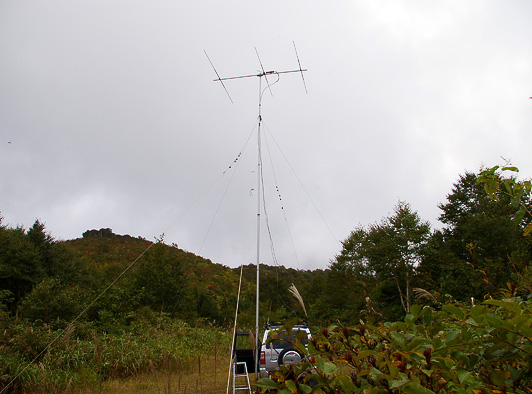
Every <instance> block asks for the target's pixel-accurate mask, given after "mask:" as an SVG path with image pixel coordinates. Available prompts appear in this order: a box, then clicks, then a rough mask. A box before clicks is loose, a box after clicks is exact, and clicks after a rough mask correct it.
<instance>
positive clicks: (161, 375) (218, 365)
mask: <svg viewBox="0 0 532 394" xmlns="http://www.w3.org/2000/svg"><path fill="white" fill-rule="evenodd" d="M228 371H229V359H228V358H227V357H226V358H223V359H220V357H216V358H215V357H214V356H212V357H208V358H206V357H202V358H199V357H198V359H197V360H196V362H195V363H194V364H193V365H192V367H190V368H188V369H187V370H180V369H179V367H178V366H177V365H170V366H169V367H168V366H167V368H166V370H164V371H152V372H150V373H144V374H139V375H137V376H134V377H130V378H126V379H115V380H109V381H105V382H102V384H101V386H94V387H88V388H85V389H79V390H72V391H70V392H71V393H74V394H100V393H101V394H145V393H146V394H147V393H150V394H152V393H153V394H223V393H225V392H226V389H227V376H228ZM250 380H251V384H252V385H253V383H254V376H253V374H250ZM230 392H231V393H232V391H230ZM241 393H242V391H241Z"/></svg>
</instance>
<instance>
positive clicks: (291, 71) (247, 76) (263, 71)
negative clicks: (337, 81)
mask: <svg viewBox="0 0 532 394" xmlns="http://www.w3.org/2000/svg"><path fill="white" fill-rule="evenodd" d="M292 43H293V44H294V50H295V52H296V58H297V64H298V66H299V68H298V69H297V70H287V71H266V70H265V69H264V66H263V65H262V61H261V59H260V56H259V51H257V48H255V53H256V54H257V58H258V59H259V64H260V68H261V71H260V72H259V73H258V74H248V75H237V76H234V77H225V78H222V77H220V74H218V71H216V68H215V67H214V64H213V63H212V61H211V59H210V58H209V55H207V52H206V51H203V52H205V56H207V59H209V63H211V66H212V68H213V70H214V72H215V73H216V76H217V77H218V78H216V79H214V80H213V81H215V82H220V83H221V84H222V86H223V88H224V90H225V92H226V93H227V97H229V100H231V103H232V102H233V99H232V98H231V96H230V95H229V92H228V91H227V88H226V87H225V85H224V82H223V81H228V80H231V79H242V78H250V77H259V78H262V77H264V79H265V80H266V83H267V84H268V89H269V90H270V94H271V95H272V96H273V92H272V89H271V87H270V86H271V85H270V83H269V82H268V75H277V76H279V75H280V74H289V73H301V78H302V79H303V86H304V87H305V93H307V94H308V91H307V84H306V83H305V77H304V76H303V73H304V72H305V71H308V70H307V69H305V68H301V62H300V61H299V55H298V53H297V49H296V43H295V42H294V41H292Z"/></svg>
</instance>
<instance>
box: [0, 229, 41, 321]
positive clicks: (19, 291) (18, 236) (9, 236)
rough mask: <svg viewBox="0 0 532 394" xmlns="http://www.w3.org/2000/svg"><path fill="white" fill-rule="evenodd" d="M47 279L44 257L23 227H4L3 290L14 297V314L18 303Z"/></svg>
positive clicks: (0, 244) (0, 234)
mask: <svg viewBox="0 0 532 394" xmlns="http://www.w3.org/2000/svg"><path fill="white" fill-rule="evenodd" d="M45 276H46V272H45V270H44V268H43V264H42V256H41V254H40V252H39V250H38V249H37V248H36V247H35V245H34V244H33V243H32V242H31V241H30V240H29V239H28V237H27V236H26V232H25V231H24V229H23V228H22V227H17V228H14V229H13V228H7V227H5V226H0V290H8V291H10V292H11V294H12V295H13V297H12V299H11V301H10V302H8V303H7V304H8V307H9V310H10V312H11V313H12V314H16V312H17V304H18V302H19V301H20V300H21V299H22V298H23V297H24V296H25V295H26V294H27V293H29V292H30V291H31V290H32V289H33V286H35V284H37V283H39V282H40V281H41V280H42V279H43V278H44V277H45Z"/></svg>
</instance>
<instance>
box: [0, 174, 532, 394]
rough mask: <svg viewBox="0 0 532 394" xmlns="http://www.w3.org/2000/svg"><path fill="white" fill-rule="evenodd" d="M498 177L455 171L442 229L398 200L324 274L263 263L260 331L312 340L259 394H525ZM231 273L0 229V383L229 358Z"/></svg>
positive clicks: (525, 303) (524, 205) (142, 252)
mask: <svg viewBox="0 0 532 394" xmlns="http://www.w3.org/2000/svg"><path fill="white" fill-rule="evenodd" d="M508 171H510V172H512V173H515V171H516V169H514V168H503V169H502V171H501V169H499V168H498V167H494V168H492V169H487V170H484V171H483V172H481V173H480V174H473V173H466V174H464V175H461V176H460V177H459V179H458V181H457V182H456V183H455V185H454V188H453V190H452V191H451V192H450V194H449V195H448V196H447V200H446V201H445V202H444V203H441V204H440V205H439V208H440V209H441V211H442V214H441V216H440V221H441V222H442V223H443V225H444V227H443V228H442V229H441V230H433V229H431V227H430V225H429V223H427V222H426V221H424V220H423V219H422V218H420V216H419V215H418V213H417V212H416V211H415V210H413V208H412V207H411V206H410V205H409V204H408V203H406V202H399V203H398V205H397V206H396V207H395V208H394V211H393V213H392V214H391V215H390V216H389V217H386V218H383V219H382V221H381V222H379V223H374V224H369V225H365V226H364V225H360V224H359V225H358V226H355V228H354V230H353V231H352V232H351V234H349V235H348V237H347V238H346V239H345V240H344V241H343V242H342V250H341V251H340V252H339V253H338V255H337V256H331V260H330V262H329V265H328V268H327V269H326V270H315V271H301V270H295V269H291V268H286V267H269V266H262V267H261V294H260V300H261V310H262V311H264V312H263V315H262V316H261V319H262V322H261V324H263V323H265V322H266V320H270V321H291V320H290V319H292V318H294V317H297V318H299V319H301V318H306V319H308V321H309V323H310V325H311V328H312V330H313V331H314V332H315V333H316V334H317V335H315V337H314V340H313V341H312V343H311V346H309V351H310V352H312V355H313V356H315V360H316V361H315V363H314V364H313V365H305V364H303V366H300V367H301V368H303V369H294V368H285V370H284V371H282V372H280V374H281V375H278V376H277V378H275V377H274V380H267V381H262V383H261V385H262V386H261V387H262V390H264V391H268V390H281V391H282V390H285V391H284V392H287V393H288V392H310V391H309V390H314V391H320V390H321V392H331V393H333V392H397V393H400V392H419V393H426V392H479V393H480V392H488V391H492V390H499V391H500V392H530V391H529V390H528V389H527V387H529V385H528V382H530V381H531V378H530V376H531V374H532V372H531V365H530V363H529V361H528V360H530V359H532V347H531V345H530V338H532V327H531V324H532V306H531V305H530V304H529V298H530V295H531V294H532V279H531V273H530V262H531V256H532V244H531V237H530V236H529V234H530V232H531V230H532V224H531V221H532V220H531V219H532V216H531V214H530V212H531V200H530V193H531V187H530V181H517V180H516V179H515V178H514V177H513V176H507V175H505V174H506V173H507V172H508ZM239 274H240V269H231V268H229V267H226V266H223V265H221V264H214V263H212V262H211V261H209V260H207V259H204V258H202V257H200V256H196V255H194V254H192V253H190V252H186V251H183V250H181V249H179V247H178V246H177V245H167V244H165V242H164V239H159V240H157V241H156V242H149V241H147V240H145V239H142V238H135V237H131V236H129V235H119V234H114V233H113V231H112V230H111V229H100V230H87V231H86V232H85V233H83V236H82V237H81V238H78V239H74V240H68V241H56V240H55V239H54V238H53V236H52V235H51V234H50V233H49V232H48V231H47V230H46V229H45V227H44V225H43V224H42V223H41V222H40V221H36V222H35V223H34V225H33V226H32V227H31V228H29V229H25V228H21V227H16V228H11V227H9V226H7V225H4V224H1V223H0V300H1V307H2V308H1V310H0V333H1V334H0V353H1V354H2V357H0V384H1V385H3V387H4V388H6V387H7V385H8V384H9V387H7V388H6V390H5V391H6V392H15V391H21V392H22V391H27V390H32V389H34V390H37V391H43V390H44V391H47V392H53V391H57V392H62V391H64V390H66V389H67V388H68V387H71V386H72V385H80V384H82V383H83V384H96V383H97V382H100V381H101V380H103V379H110V378H116V377H124V376H129V375H132V374H137V373H140V372H143V371H149V370H151V369H157V368H159V367H161V366H163V365H165V364H167V363H168V360H173V361H172V362H176V363H179V365H181V366H186V365H187V363H189V362H190V360H191V357H196V356H198V355H201V354H208V353H212V352H213V349H217V351H221V349H224V350H225V351H227V349H228V348H229V342H230V338H229V335H228V334H227V332H228V331H229V330H228V328H229V327H230V326H231V325H232V320H233V318H234V309H235V306H236V298H237V287H238V280H239ZM255 277H256V267H255V266H253V265H250V266H246V267H244V270H243V290H242V296H241V304H240V305H241V306H240V312H239V313H240V314H239V326H240V328H241V329H245V328H251V327H253V326H254V319H255V316H254V313H255V312H254V311H255ZM292 283H294V284H295V285H296V286H297V288H298V290H299V292H300V294H301V295H302V298H303V300H304V302H305V305H306V310H307V311H308V316H305V315H304V312H303V309H302V308H301V306H300V305H299V304H298V303H297V300H296V299H295V298H294V297H292V296H291V295H290V294H289V291H288V288H289V286H290V285H291V284H292ZM386 322H388V323H386ZM390 322H391V323H390ZM322 327H328V328H327V329H323V330H322V329H321V328H322ZM414 339H415V340H414ZM309 362H310V361H309ZM300 367H297V368H300ZM310 367H312V371H315V372H314V373H312V374H309V373H308V368H310ZM305 368H306V369H305ZM296 372H297V374H295V373H296ZM294 374H295V375H294ZM316 374H317V376H315V375H316ZM311 383H312V384H311ZM364 390H366V391H364ZM368 390H369V391H368ZM460 390H462V391H460ZM464 390H465V391H464ZM475 390H476V391H475ZM486 390H487V391H486ZM527 390H528V391H527Z"/></svg>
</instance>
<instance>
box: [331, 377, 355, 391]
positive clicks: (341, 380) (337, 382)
mask: <svg viewBox="0 0 532 394" xmlns="http://www.w3.org/2000/svg"><path fill="white" fill-rule="evenodd" d="M331 386H332V387H335V388H337V387H341V388H342V392H344V393H354V392H355V391H356V387H355V385H354V384H353V381H352V380H351V379H350V378H349V376H347V375H338V376H337V377H335V378H334V379H333V381H332V382H331Z"/></svg>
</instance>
